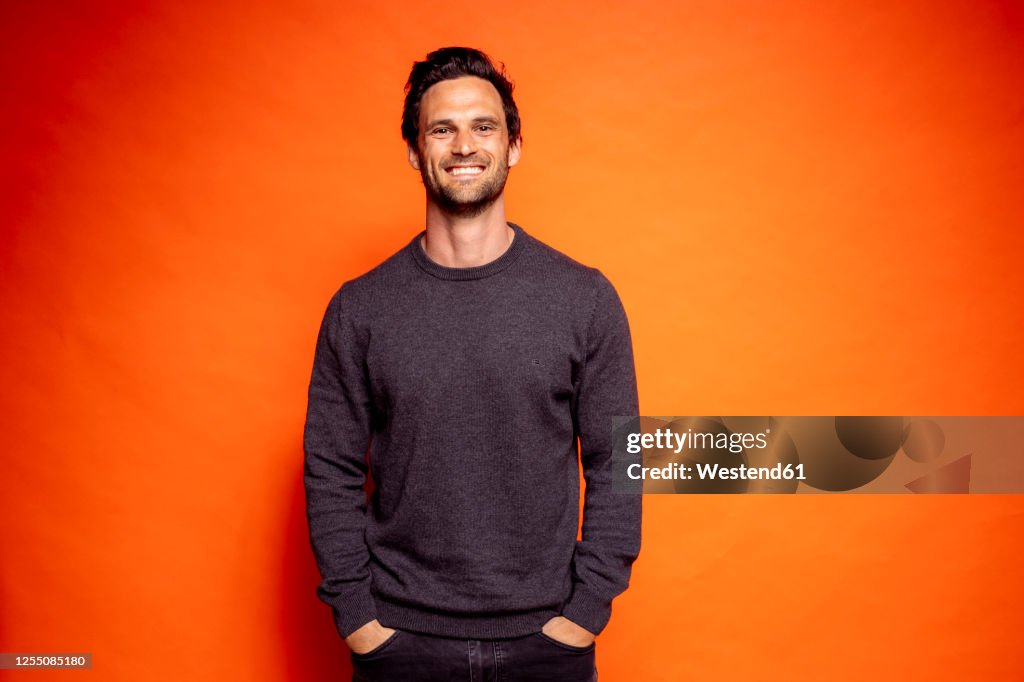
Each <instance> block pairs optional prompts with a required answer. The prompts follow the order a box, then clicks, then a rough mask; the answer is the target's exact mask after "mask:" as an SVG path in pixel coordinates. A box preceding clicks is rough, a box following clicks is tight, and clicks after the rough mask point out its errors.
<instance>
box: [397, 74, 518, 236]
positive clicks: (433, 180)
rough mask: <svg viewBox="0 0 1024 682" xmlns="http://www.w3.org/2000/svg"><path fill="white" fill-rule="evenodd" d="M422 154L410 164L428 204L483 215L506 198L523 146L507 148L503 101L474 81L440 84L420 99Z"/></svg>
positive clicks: (411, 151) (485, 85)
mask: <svg viewBox="0 0 1024 682" xmlns="http://www.w3.org/2000/svg"><path fill="white" fill-rule="evenodd" d="M419 124H420V133H419V139H418V140H417V143H418V144H417V146H418V147H419V149H413V148H412V147H409V163H410V164H411V165H412V167H413V168H415V169H416V170H418V171H419V172H420V177H422V178H423V185H424V187H426V189H427V195H428V199H429V200H431V201H433V202H434V203H436V204H437V205H439V206H440V207H441V208H442V209H443V210H444V211H445V212H447V213H451V214H454V215H460V216H467V217H472V216H475V215H479V214H480V213H481V212H482V211H484V209H486V208H487V207H488V206H490V205H491V204H492V203H494V201H495V200H496V199H497V198H498V197H499V196H501V193H502V191H503V190H504V189H505V180H506V178H507V177H508V169H509V168H511V167H512V166H514V165H516V163H517V162H518V161H519V143H518V142H516V143H515V144H513V145H512V146H509V143H508V128H507V126H506V125H505V110H504V108H503V107H502V104H501V96H500V95H499V94H498V91H497V90H496V89H495V88H494V86H493V85H491V84H490V83H489V82H487V81H485V80H484V79H482V78H477V77H475V76H465V77H463V78H456V79H452V80H446V81H441V82H440V83H437V84H435V85H432V86H431V87H430V88H428V89H427V91H426V92H425V93H423V98H422V99H421V100H420V121H419Z"/></svg>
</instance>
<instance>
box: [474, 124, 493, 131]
mask: <svg viewBox="0 0 1024 682" xmlns="http://www.w3.org/2000/svg"><path fill="white" fill-rule="evenodd" d="M477 130H479V131H481V132H484V133H489V132H491V131H492V130H494V126H490V125H487V124H486V123H485V124H484V125H482V126H480V127H479V128H477Z"/></svg>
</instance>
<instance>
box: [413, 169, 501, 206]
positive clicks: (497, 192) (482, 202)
mask: <svg viewBox="0 0 1024 682" xmlns="http://www.w3.org/2000/svg"><path fill="white" fill-rule="evenodd" d="M495 163H496V172H495V173H494V174H493V175H491V176H490V177H488V178H486V179H484V180H483V182H481V183H480V184H479V185H477V186H476V187H473V188H468V187H466V188H463V187H459V186H458V185H443V184H441V183H440V182H439V180H438V179H436V178H434V177H432V176H431V175H430V174H429V173H427V172H426V165H425V164H421V165H420V178H421V179H422V180H423V186H424V187H425V188H426V190H427V194H428V195H429V196H430V198H431V199H433V200H434V203H436V204H437V205H438V206H440V207H441V209H442V210H443V211H444V212H445V213H447V214H449V215H452V216H458V217H460V218H475V217H476V216H478V215H480V214H481V213H483V212H484V211H486V210H487V209H488V208H490V207H491V205H492V204H494V202H495V201H497V200H498V197H500V196H501V193H502V192H504V191H505V181H506V180H508V158H507V157H506V158H504V159H498V160H497V161H496V162H495ZM441 172H442V173H447V172H448V171H446V170H441ZM484 172H485V173H486V172H487V170H485V171H484Z"/></svg>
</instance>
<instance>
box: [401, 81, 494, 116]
mask: <svg viewBox="0 0 1024 682" xmlns="http://www.w3.org/2000/svg"><path fill="white" fill-rule="evenodd" d="M503 111H504V108H503V106H502V103H501V95H499V94H498V90H497V88H495V87H494V86H493V85H491V83H490V82H489V81H486V80H484V79H483V78H477V77H476V76H463V77H461V78H453V79H449V80H444V81H441V82H440V83H435V84H434V85H432V86H430V87H429V88H427V91H426V92H424V93H423V98H422V99H421V100H420V119H421V120H423V119H425V118H431V119H434V118H451V117H455V116H458V117H460V118H465V117H470V118H479V117H482V116H488V115H490V116H496V117H497V116H499V115H501V114H502V113H503Z"/></svg>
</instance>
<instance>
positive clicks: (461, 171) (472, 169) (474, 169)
mask: <svg viewBox="0 0 1024 682" xmlns="http://www.w3.org/2000/svg"><path fill="white" fill-rule="evenodd" d="M447 170H448V174H449V175H480V174H481V173H483V172H484V169H483V166H452V167H451V168H448V169H447Z"/></svg>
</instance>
